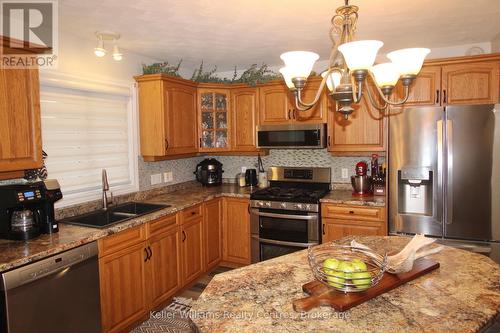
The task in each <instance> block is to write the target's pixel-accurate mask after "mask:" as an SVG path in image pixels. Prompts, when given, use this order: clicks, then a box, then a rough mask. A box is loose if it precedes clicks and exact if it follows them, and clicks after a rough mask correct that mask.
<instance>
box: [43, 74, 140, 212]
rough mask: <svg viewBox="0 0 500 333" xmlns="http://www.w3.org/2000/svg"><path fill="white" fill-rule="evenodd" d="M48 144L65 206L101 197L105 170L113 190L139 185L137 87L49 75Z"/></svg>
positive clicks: (45, 100) (50, 167) (50, 165)
mask: <svg viewBox="0 0 500 333" xmlns="http://www.w3.org/2000/svg"><path fill="white" fill-rule="evenodd" d="M40 103H41V113H42V141H43V149H44V151H45V152H46V153H47V155H48V157H47V159H46V166H47V171H48V175H49V178H55V179H57V180H58V181H59V183H60V185H61V190H62V192H63V196H64V198H63V200H62V201H61V202H60V203H59V206H67V205H70V204H75V203H80V202H85V201H89V200H93V199H97V198H100V195H101V189H102V185H101V173H102V169H106V170H107V174H108V180H109V183H110V187H111V190H112V191H113V192H114V193H115V194H123V193H127V192H132V191H136V190H137V181H136V180H137V154H136V151H137V149H136V144H135V142H136V132H137V131H136V130H135V127H134V125H133V124H135V96H134V93H133V89H131V86H129V85H127V84H116V83H107V82H97V81H88V80H82V79H80V78H77V77H70V76H68V75H63V74H50V75H49V74H46V75H43V76H42V80H41V85H40Z"/></svg>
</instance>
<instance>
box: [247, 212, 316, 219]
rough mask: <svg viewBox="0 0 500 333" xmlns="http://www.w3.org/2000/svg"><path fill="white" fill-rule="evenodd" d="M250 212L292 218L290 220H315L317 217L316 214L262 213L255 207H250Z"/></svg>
mask: <svg viewBox="0 0 500 333" xmlns="http://www.w3.org/2000/svg"><path fill="white" fill-rule="evenodd" d="M251 211H252V214H255V215H257V216H264V217H276V218H279V219H292V220H309V221H315V220H317V219H318V216H317V215H292V214H275V213H264V212H259V211H258V210H257V209H252V210H251Z"/></svg>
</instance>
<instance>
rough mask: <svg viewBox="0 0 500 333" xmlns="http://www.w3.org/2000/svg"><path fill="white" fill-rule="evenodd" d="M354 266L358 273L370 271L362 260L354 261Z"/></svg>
mask: <svg viewBox="0 0 500 333" xmlns="http://www.w3.org/2000/svg"><path fill="white" fill-rule="evenodd" d="M352 266H353V267H354V270H355V271H357V272H366V270H367V269H368V268H367V267H366V264H365V263H364V262H363V261H362V260H360V259H354V260H353V261H352Z"/></svg>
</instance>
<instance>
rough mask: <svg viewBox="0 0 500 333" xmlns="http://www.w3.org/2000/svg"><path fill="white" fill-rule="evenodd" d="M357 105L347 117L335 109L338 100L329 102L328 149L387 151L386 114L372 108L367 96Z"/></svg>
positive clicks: (343, 151) (345, 151)
mask: <svg viewBox="0 0 500 333" xmlns="http://www.w3.org/2000/svg"><path fill="white" fill-rule="evenodd" d="M370 89H373V87H371V88H370ZM354 108H355V111H354V112H353V113H351V114H350V115H349V118H348V119H345V118H344V116H343V115H342V114H341V113H339V112H337V111H335V103H334V102H333V101H331V102H329V108H328V151H330V152H334V153H338V154H342V153H351V152H354V153H355V152H377V151H385V150H386V141H387V140H386V124H387V117H382V115H381V114H380V113H379V111H378V110H376V109H375V108H373V107H372V105H371V104H370V100H369V99H368V98H367V96H363V98H362V99H361V102H360V103H359V104H357V105H354Z"/></svg>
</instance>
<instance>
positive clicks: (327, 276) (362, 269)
mask: <svg viewBox="0 0 500 333" xmlns="http://www.w3.org/2000/svg"><path fill="white" fill-rule="evenodd" d="M379 258H382V259H381V260H380V259H379ZM308 260H309V266H310V267H311V270H312V272H313V274H314V277H315V278H316V279H317V280H318V281H320V282H322V283H324V284H325V285H327V286H329V287H331V288H334V289H336V290H338V291H342V292H345V293H348V292H363V291H366V290H368V289H369V288H371V287H373V286H375V285H376V284H377V283H379V281H380V280H381V279H382V277H383V276H384V272H385V270H386V268H387V254H384V255H382V256H380V255H379V254H376V253H370V250H366V249H363V248H357V247H353V246H349V245H337V244H334V243H325V244H320V245H315V246H311V247H309V250H308Z"/></svg>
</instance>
